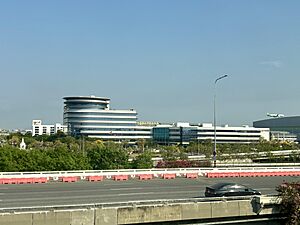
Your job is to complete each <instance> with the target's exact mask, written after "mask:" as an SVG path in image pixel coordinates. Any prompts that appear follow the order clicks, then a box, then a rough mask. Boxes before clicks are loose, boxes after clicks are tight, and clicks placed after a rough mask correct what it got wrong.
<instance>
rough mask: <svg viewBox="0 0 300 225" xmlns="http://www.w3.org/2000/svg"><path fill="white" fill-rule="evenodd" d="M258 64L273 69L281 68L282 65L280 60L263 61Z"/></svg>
mask: <svg viewBox="0 0 300 225" xmlns="http://www.w3.org/2000/svg"><path fill="white" fill-rule="evenodd" d="M259 64H261V65H265V66H269V67H273V68H281V67H282V66H283V63H282V61H280V60H270V61H263V62H260V63H259Z"/></svg>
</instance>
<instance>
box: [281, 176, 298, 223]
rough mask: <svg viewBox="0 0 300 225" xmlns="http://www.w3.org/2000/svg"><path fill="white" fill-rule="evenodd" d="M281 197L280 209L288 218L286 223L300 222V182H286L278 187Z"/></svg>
mask: <svg viewBox="0 0 300 225" xmlns="http://www.w3.org/2000/svg"><path fill="white" fill-rule="evenodd" d="M277 191H278V193H279V196H280V198H281V199H282V201H281V205H280V210H281V212H282V213H284V214H285V215H286V216H287V218H286V221H285V224H286V225H299V224H300V183H299V182H292V183H284V184H282V185H280V186H279V187H277Z"/></svg>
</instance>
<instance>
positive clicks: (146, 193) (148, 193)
mask: <svg viewBox="0 0 300 225" xmlns="http://www.w3.org/2000/svg"><path fill="white" fill-rule="evenodd" d="M152 194H155V193H154V192H144V193H128V194H118V196H126V195H152Z"/></svg>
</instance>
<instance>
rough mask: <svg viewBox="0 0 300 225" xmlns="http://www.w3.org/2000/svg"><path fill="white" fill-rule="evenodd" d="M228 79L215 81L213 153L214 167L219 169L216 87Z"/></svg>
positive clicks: (219, 78) (224, 76)
mask: <svg viewBox="0 0 300 225" xmlns="http://www.w3.org/2000/svg"><path fill="white" fill-rule="evenodd" d="M226 77H228V75H227V74H225V75H223V76H221V77H218V78H217V79H216V80H215V86H214V151H213V161H214V167H217V132H216V130H217V128H216V86H217V82H218V81H219V80H221V79H223V78H226Z"/></svg>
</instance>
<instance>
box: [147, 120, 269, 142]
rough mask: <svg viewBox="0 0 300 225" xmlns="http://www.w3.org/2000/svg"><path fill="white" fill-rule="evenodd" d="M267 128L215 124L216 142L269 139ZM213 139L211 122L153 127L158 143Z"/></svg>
mask: <svg viewBox="0 0 300 225" xmlns="http://www.w3.org/2000/svg"><path fill="white" fill-rule="evenodd" d="M269 131H270V130H269V128H254V127H249V126H241V127H231V126H228V125H225V126H216V142H217V143H242V144H248V143H255V142H259V141H260V140H261V139H264V140H267V141H269V140H270V136H269V134H270V132H269ZM207 140H210V141H213V140H214V126H213V124H211V123H203V124H189V123H175V124H169V125H168V124H166V125H158V126H156V127H153V141H154V142H156V143H159V144H164V145H166V144H181V145H188V144H189V143H190V142H192V141H194V142H195V141H199V142H201V141H207Z"/></svg>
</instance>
